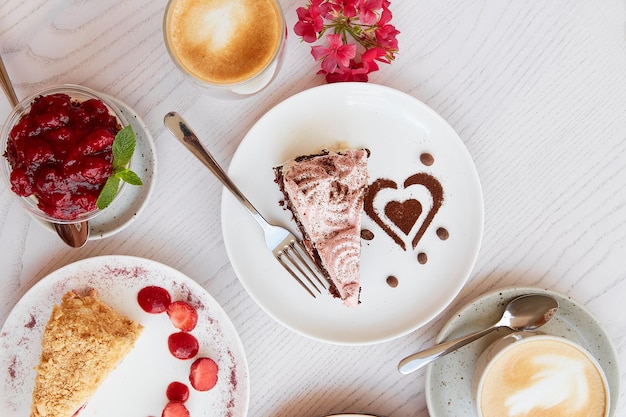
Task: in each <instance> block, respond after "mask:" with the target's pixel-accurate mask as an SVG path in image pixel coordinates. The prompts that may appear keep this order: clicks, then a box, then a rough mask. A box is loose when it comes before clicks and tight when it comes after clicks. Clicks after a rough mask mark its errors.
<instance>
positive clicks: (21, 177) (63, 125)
mask: <svg viewBox="0 0 626 417" xmlns="http://www.w3.org/2000/svg"><path fill="white" fill-rule="evenodd" d="M120 129H121V126H120V125H119V123H118V119H117V118H116V117H115V116H114V115H113V114H111V113H110V111H109V109H108V107H107V106H106V105H105V104H104V103H103V102H102V101H101V100H98V99H89V100H86V101H83V102H78V101H75V100H72V98H71V97H70V96H69V95H67V94H64V93H55V94H49V95H42V96H39V97H37V98H35V99H34V100H33V102H32V103H31V107H30V111H29V112H28V113H27V114H25V115H24V116H22V117H21V118H20V120H19V121H18V122H17V123H16V124H15V126H13V128H12V129H11V131H10V132H9V137H8V142H7V148H6V151H5V153H4V156H5V157H6V158H7V160H8V161H9V164H10V165H11V168H12V169H11V177H10V180H11V189H12V190H13V192H15V193H16V194H18V195H20V196H22V197H29V196H31V195H33V196H35V197H36V199H37V205H38V207H39V208H40V209H41V210H42V211H43V212H44V213H46V214H47V215H48V216H50V217H52V218H55V219H59V220H70V221H71V220H75V219H76V218H77V217H78V216H79V215H81V214H85V213H88V212H91V211H94V210H95V209H96V200H97V199H98V196H99V194H100V191H101V189H102V187H103V186H104V183H105V182H106V180H107V179H108V177H109V176H110V175H111V173H112V159H113V156H112V151H111V145H112V144H113V140H114V139H115V135H116V134H117V132H118V131H119V130H120Z"/></svg>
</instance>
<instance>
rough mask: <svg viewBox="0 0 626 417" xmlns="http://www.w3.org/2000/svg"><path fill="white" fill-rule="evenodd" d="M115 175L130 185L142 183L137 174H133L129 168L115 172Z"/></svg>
mask: <svg viewBox="0 0 626 417" xmlns="http://www.w3.org/2000/svg"><path fill="white" fill-rule="evenodd" d="M115 176H116V177H117V178H119V179H121V180H122V181H124V182H127V183H129V184H131V185H143V182H141V178H139V175H137V174H135V173H134V172H133V171H131V170H130V169H124V170H123V171H119V172H116V173H115Z"/></svg>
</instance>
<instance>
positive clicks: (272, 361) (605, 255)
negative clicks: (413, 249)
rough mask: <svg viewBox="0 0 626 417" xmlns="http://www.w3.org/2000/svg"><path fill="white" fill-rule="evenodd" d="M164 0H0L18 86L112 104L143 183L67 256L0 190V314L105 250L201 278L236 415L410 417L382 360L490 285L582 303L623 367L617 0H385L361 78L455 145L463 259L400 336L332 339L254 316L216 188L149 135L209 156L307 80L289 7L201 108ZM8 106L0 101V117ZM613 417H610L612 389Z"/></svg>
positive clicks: (408, 386)
mask: <svg viewBox="0 0 626 417" xmlns="http://www.w3.org/2000/svg"><path fill="white" fill-rule="evenodd" d="M165 3H166V2H165V0H158V1H154V0H149V1H148V0H127V1H121V0H109V1H99V2H96V1H50V0H4V1H3V2H2V6H1V10H2V12H1V13H0V53H2V57H3V59H4V61H5V64H6V66H7V69H8V72H9V74H10V76H11V78H12V79H13V81H14V83H15V85H16V90H17V93H18V96H20V97H24V96H26V95H30V94H32V93H34V92H36V91H37V90H40V89H41V88H43V87H45V86H47V85H51V84H60V83H75V84H82V85H85V86H88V87H91V88H93V89H96V90H99V91H102V92H105V93H108V94H110V95H112V96H115V97H117V98H119V99H120V100H122V101H124V102H126V103H127V104H129V105H130V106H131V107H133V108H134V109H135V111H136V112H137V113H138V114H140V115H141V116H142V117H143V118H144V120H145V122H146V124H147V125H148V127H149V129H150V131H151V132H152V135H153V136H154V139H155V142H156V147H157V154H158V174H157V183H156V188H155V190H154V194H153V196H152V199H151V202H150V204H149V206H148V207H147V208H146V209H145V210H144V212H143V213H142V214H141V216H140V217H139V218H138V219H137V220H136V221H135V222H134V223H133V224H132V225H131V226H130V227H129V228H127V229H126V230H124V231H123V232H122V233H119V234H117V235H115V236H114V237H111V238H109V239H105V240H100V241H96V242H90V243H89V244H88V245H87V246H86V247H84V248H83V249H78V250H75V249H70V248H68V247H67V246H65V245H64V244H63V243H61V241H60V240H59V239H58V238H57V237H56V236H55V235H53V234H52V233H50V232H48V231H46V230H44V229H43V228H42V227H41V226H40V225H39V224H37V223H36V222H34V221H33V220H31V218H30V217H29V216H28V215H27V214H25V212H24V211H23V210H22V209H21V208H20V207H19V206H18V204H17V203H16V202H15V201H14V200H13V198H12V196H11V195H10V191H9V190H8V189H7V187H5V186H3V187H1V188H0V266H1V269H2V271H3V272H2V275H1V278H0V322H3V321H4V320H5V319H6V317H7V315H8V314H9V312H10V311H11V309H12V307H13V306H14V305H15V303H16V302H17V301H18V300H19V298H20V297H21V296H22V295H23V294H24V293H25V292H26V291H27V290H28V289H29V288H30V287H31V286H32V285H33V284H35V283H36V282H37V281H39V280H40V279H41V278H43V277H44V276H46V275H47V274H48V273H50V272H52V271H54V270H55V269H57V268H59V267H61V266H63V265H66V264H68V263H71V262H74V261H77V260H80V259H83V258H87V257H92V256H97V255H106V254H123V255H134V256H140V257H145V258H150V259H153V260H156V261H159V262H162V263H165V264H167V265H170V266H172V267H174V268H176V269H178V270H180V271H181V272H183V273H185V274H187V275H188V276H190V277H191V278H193V279H195V280H197V281H198V282H199V283H201V284H202V285H203V286H204V287H205V288H206V289H207V290H208V291H209V293H211V294H212V295H213V296H214V297H215V298H216V299H217V300H218V302H219V303H220V304H221V305H222V306H223V307H224V309H225V310H226V311H227V313H228V314H229V315H230V317H231V319H232V320H233V322H234V324H235V326H236V328H237V329H238V332H239V334H240V336H241V339H242V341H243V344H244V347H245V350H246V353H247V356H248V361H249V366H250V376H251V402H250V409H249V415H250V416H254V417H263V416H285V417H287V416H321V415H324V414H328V413H331V412H342V411H343V412H347V411H350V412H356V411H361V412H369V413H375V414H381V415H385V416H394V417H402V416H426V415H428V410H427V407H426V401H425V396H424V372H423V371H419V372H417V373H414V374H412V375H410V376H402V375H400V374H399V373H398V372H397V371H396V364H397V361H398V360H399V359H401V358H402V357H404V356H405V355H407V354H409V353H412V352H414V351H416V350H419V349H420V348H423V347H426V346H429V345H430V344H432V343H433V342H434V339H435V337H436V335H437V333H438V332H439V330H440V329H441V327H442V325H443V324H444V323H445V322H446V321H447V320H448V319H449V318H450V317H451V315H452V314H453V312H454V311H455V310H456V309H457V308H459V307H460V306H462V305H464V304H465V303H466V302H468V301H469V300H471V299H473V298H475V297H477V296H479V295H481V294H483V293H485V292H488V291H490V290H492V289H494V288H499V287H505V286H513V285H519V286H536V287H541V288H549V289H552V290H555V291H558V292H560V293H563V294H566V295H568V296H570V297H572V299H574V300H577V301H578V302H580V303H581V304H584V305H585V306H586V307H587V308H588V309H589V310H590V311H591V312H592V313H593V314H594V316H595V317H596V318H597V319H598V321H599V322H601V324H602V325H603V326H604V328H605V329H606V331H607V333H608V334H609V335H610V337H611V339H612V341H613V343H614V344H615V346H616V347H617V350H618V352H619V359H620V361H621V363H622V371H621V372H622V373H621V381H622V385H624V382H625V380H626V378H625V377H624V369H626V365H625V363H626V346H625V343H626V338H625V336H624V335H626V315H625V314H624V311H625V310H624V298H625V296H626V220H625V219H626V39H625V31H626V18H625V10H624V7H625V6H624V3H623V2H622V1H620V0H603V1H600V2H590V1H586V0H555V1H548V2H546V1H539V0H530V1H524V2H519V1H496V0H486V1H470V0H456V1H454V0H415V1H407V0H404V1H401V0H394V1H392V5H391V10H392V11H393V12H394V18H393V21H392V23H394V24H395V25H396V26H397V27H398V29H399V30H400V31H401V35H399V42H400V53H399V54H398V58H397V60H396V61H395V62H394V63H393V64H392V65H391V66H386V67H383V68H382V69H381V70H380V71H379V72H377V73H374V74H372V76H371V78H370V81H371V82H372V83H377V84H383V85H387V86H390V87H393V88H396V89H398V90H401V91H403V92H406V93H408V94H410V95H412V96H414V97H416V98H417V99H419V100H421V101H423V102H424V103H426V104H427V105H428V106H430V107H432V108H433V109H434V110H435V111H437V112H438V113H439V114H441V115H442V116H443V117H444V118H445V119H446V120H447V121H448V123H449V124H450V125H451V126H452V127H453V128H454V129H455V130H456V132H457V133H458V134H459V136H460V137H461V138H462V140H463V141H464V143H465V144H466V146H467V148H468V150H469V152H470V154H471V155H472V157H473V159H474V162H475V165H476V167H477V170H478V173H479V176H480V179H481V183H482V187H483V193H484V202H485V223H484V238H483V242H482V247H481V249H480V253H479V257H478V261H477V264H476V266H475V269H474V271H473V273H472V274H471V276H470V278H469V280H468V282H467V284H466V285H465V287H464V289H463V290H462V291H461V293H460V294H459V296H458V297H457V298H456V299H455V300H454V302H453V303H452V305H450V307H449V308H448V309H447V310H446V311H445V312H443V313H442V314H441V315H440V316H439V317H437V318H436V319H435V320H434V321H432V322H431V323H429V324H428V325H426V326H424V327H423V328H421V329H420V330H418V331H415V332H414V333H412V334H410V335H408V336H405V337H401V338H399V339H396V340H393V341H390V342H385V343H382V344H377V345H372V346H363V347H349V346H335V345H330V344H324V343H321V342H316V341H312V340H310V339H308V338H306V337H303V336H300V335H298V334H295V333H294V332H292V331H290V330H287V329H286V328H284V327H283V326H281V325H280V324H278V323H276V322H275V321H274V320H272V319H271V318H270V317H269V316H268V315H267V314H265V313H264V312H263V310H261V308H259V307H258V306H257V305H256V304H255V303H254V301H253V300H252V299H251V298H250V297H249V296H248V294H247V293H246V291H245V290H244V289H243V287H242V286H241V284H240V283H239V281H238V279H237V277H236V276H235V274H234V272H233V270H232V268H231V265H230V264H229V260H228V258H227V255H226V252H225V249H224V245H223V240H222V235H221V225H220V198H219V196H220V194H221V191H222V189H221V186H220V185H219V183H218V181H216V180H215V179H214V178H213V177H211V176H210V174H209V173H208V171H205V170H204V168H202V167H201V165H199V164H198V163H197V162H196V161H195V160H194V157H193V156H192V155H191V154H190V153H189V152H187V151H186V150H184V149H183V148H182V147H181V146H180V145H179V144H178V143H176V142H175V141H174V140H173V139H172V138H171V137H170V135H169V133H167V132H166V131H165V129H164V127H163V124H162V119H163V116H164V114H165V113H166V112H167V111H170V110H176V111H179V112H180V113H182V114H183V115H184V116H185V117H186V119H187V120H188V121H189V122H190V123H191V124H192V125H193V126H194V127H195V130H196V131H197V132H198V133H199V134H200V135H201V136H202V137H203V139H204V141H205V143H206V145H207V146H208V147H209V148H210V149H211V150H212V151H213V153H214V155H215V156H216V158H217V159H218V161H219V162H220V163H222V164H223V165H224V166H228V164H229V161H230V159H231V157H232V155H233V153H234V151H235V150H236V148H237V146H238V144H239V142H240V141H241V139H242V138H243V136H244V135H245V133H246V132H247V130H248V129H249V128H250V127H251V126H252V125H253V124H254V123H255V121H256V120H257V119H258V118H259V117H260V116H262V115H263V114H264V112H266V111H267V110H269V109H270V108H271V107H272V106H274V105H276V104H277V103H279V102H281V101H282V100H284V99H286V98H288V97H290V96H292V95H293V94H295V93H298V92H300V91H302V90H305V89H307V88H310V87H313V86H316V85H319V84H322V83H323V82H324V81H323V79H322V78H321V77H320V76H316V75H315V72H316V71H317V64H316V63H315V62H314V61H313V59H312V58H311V56H310V54H309V47H308V45H306V44H303V43H301V42H300V40H299V39H298V38H297V37H296V36H295V35H294V34H293V31H292V28H293V25H294V23H295V21H296V13H295V10H296V8H297V7H298V6H301V5H303V3H304V1H302V0H282V1H281V3H282V6H283V8H284V11H285V14H286V19H287V24H288V26H289V32H290V33H289V38H288V44H287V54H286V57H285V61H284V64H283V68H282V70H281V72H280V74H279V76H278V78H277V79H276V80H275V81H274V83H273V84H272V86H271V88H269V89H267V90H264V91H263V92H261V93H260V94H258V95H256V96H254V97H251V98H247V99H245V100H240V101H223V100H216V99H212V98H210V97H208V96H206V95H204V94H203V93H202V92H201V91H199V90H197V89H196V88H195V87H194V86H193V85H192V84H190V83H189V82H188V81H185V80H184V79H183V76H182V75H181V74H180V73H179V71H178V70H177V69H176V68H175V67H174V65H173V64H172V63H171V62H170V60H169V57H168V55H167V53H166V51H165V47H164V45H163V40H162V31H161V26H162V17H163V9H164V6H165ZM8 113H9V105H8V103H7V102H6V101H4V100H0V118H2V119H4V118H5V117H6V115H8ZM621 397H622V398H620V406H619V409H618V411H617V414H616V415H618V416H620V415H624V414H626V404H624V401H623V400H624V398H623V397H624V395H623V394H622V395H621Z"/></svg>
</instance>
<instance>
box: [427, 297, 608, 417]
mask: <svg viewBox="0 0 626 417" xmlns="http://www.w3.org/2000/svg"><path fill="white" fill-rule="evenodd" d="M530 293H533V294H536V293H539V294H547V295H551V296H552V297H554V298H556V299H557V301H558V302H559V311H558V313H557V315H556V316H554V318H552V320H550V321H549V322H548V323H547V324H546V325H545V326H543V327H541V328H540V329H539V330H540V331H541V332H544V333H547V334H551V335H554V336H561V337H565V338H567V339H569V340H571V341H573V342H576V343H578V344H579V345H581V346H583V347H584V348H586V349H587V350H588V351H589V352H591V354H592V355H593V356H594V357H595V358H596V359H597V360H598V362H600V365H601V366H602V369H603V370H604V373H605V374H606V378H607V380H608V382H609V388H610V396H611V412H610V415H611V416H613V415H614V414H615V410H616V408H617V400H618V399H619V390H620V374H619V369H618V359H617V352H616V350H615V347H614V346H613V343H612V342H611V340H610V339H609V337H608V336H607V334H606V332H605V331H604V329H603V328H602V326H600V324H599V323H598V322H597V321H596V320H595V319H594V318H593V316H592V315H591V313H590V312H589V311H588V310H587V309H586V308H585V307H584V306H582V305H580V304H578V303H576V302H575V301H574V300H572V299H570V298H568V297H566V296H564V295H561V294H559V293H556V292H554V291H549V290H543V289H539V288H520V287H515V288H504V289H499V290H495V291H492V292H490V293H488V294H485V295H483V296H481V297H479V298H477V299H476V300H473V301H471V302H470V303H468V304H467V305H465V306H464V307H463V308H461V309H460V310H459V311H458V312H456V313H455V314H454V315H453V316H452V318H451V319H450V321H448V323H446V325H445V326H444V327H443V328H442V329H441V332H440V333H439V335H438V336H437V343H439V342H442V341H445V340H450V339H452V338H455V337H459V336H463V335H464V334H468V333H471V332H474V331H477V330H481V329H483V328H485V326H489V325H491V324H493V323H495V322H496V321H498V319H499V318H500V316H501V315H502V312H503V311H504V308H505V306H506V304H507V303H508V302H509V301H510V300H511V299H513V298H515V297H517V296H519V295H522V294H530ZM509 333H510V331H508V330H497V331H495V332H493V333H492V334H491V335H488V336H485V337H483V338H482V339H479V340H477V341H475V342H473V343H471V344H469V345H467V346H465V347H463V348H461V349H459V350H457V351H456V352H453V353H450V354H449V355H447V356H444V357H443V358H441V359H438V360H437V361H436V362H433V363H432V364H430V365H428V367H427V369H426V387H425V389H426V403H427V405H428V411H429V412H430V415H431V417H444V416H449V417H464V416H465V417H476V415H477V414H476V410H475V408H474V404H473V402H472V400H471V398H472V391H471V384H472V374H473V372H474V364H475V363H476V360H477V359H478V357H479V356H480V354H481V353H482V352H483V350H485V349H486V348H487V346H489V345H490V344H491V343H493V342H494V341H495V340H496V339H498V338H500V337H502V336H504V335H506V334H509Z"/></svg>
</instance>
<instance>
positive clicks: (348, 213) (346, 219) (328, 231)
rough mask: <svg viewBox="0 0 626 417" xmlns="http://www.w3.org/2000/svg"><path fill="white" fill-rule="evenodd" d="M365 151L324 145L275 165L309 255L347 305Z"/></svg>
mask: <svg viewBox="0 0 626 417" xmlns="http://www.w3.org/2000/svg"><path fill="white" fill-rule="evenodd" d="M367 156H368V154H367V151H366V150H363V149H361V150H345V151H341V152H333V151H327V150H324V151H323V152H322V153H320V154H316V155H305V156H300V157H297V158H296V159H294V160H291V161H288V162H286V163H285V164H283V165H281V166H278V167H275V168H274V172H275V174H276V182H277V184H278V186H279V187H280V189H281V191H282V193H283V195H284V204H285V207H286V208H287V209H289V210H290V211H291V213H292V214H293V218H294V220H295V222H296V223H297V225H298V228H299V229H300V232H301V234H302V238H303V243H304V245H305V247H306V248H307V250H308V252H309V253H310V255H311V257H312V258H313V260H314V261H315V263H316V264H317V265H318V267H319V269H320V270H321V271H322V272H323V273H324V275H325V276H326V279H327V280H328V282H329V283H330V288H331V292H332V293H333V295H335V296H336V297H339V298H341V299H342V300H343V302H344V304H346V305H347V306H356V305H357V304H358V303H359V295H360V291H361V286H360V273H359V266H360V255H361V238H360V233H361V212H362V210H363V196H364V193H365V190H366V188H367V181H368V173H367Z"/></svg>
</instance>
